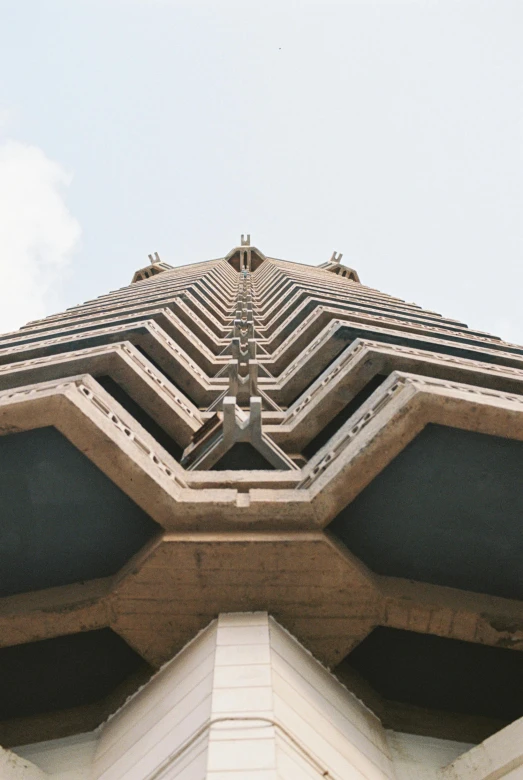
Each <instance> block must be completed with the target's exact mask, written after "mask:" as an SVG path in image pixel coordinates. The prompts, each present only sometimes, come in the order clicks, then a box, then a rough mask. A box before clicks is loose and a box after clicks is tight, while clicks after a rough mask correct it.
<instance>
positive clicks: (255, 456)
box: [211, 442, 274, 471]
mask: <svg viewBox="0 0 523 780" xmlns="http://www.w3.org/2000/svg"><path fill="white" fill-rule="evenodd" d="M243 469H247V470H249V471H251V470H256V469H260V470H262V469H263V470H267V471H274V466H273V465H272V464H271V463H269V461H268V460H266V459H265V458H264V457H263V455H262V454H261V453H260V452H258V450H257V449H255V447H253V446H252V444H249V443H248V442H237V443H236V444H233V446H232V447H231V449H230V450H227V452H226V453H225V455H222V457H221V458H220V460H219V461H218V462H217V463H215V464H214V466H213V467H212V469H211V471H227V470H230V471H241V470H243Z"/></svg>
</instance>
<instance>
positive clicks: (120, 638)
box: [0, 236, 523, 780]
mask: <svg viewBox="0 0 523 780" xmlns="http://www.w3.org/2000/svg"><path fill="white" fill-rule="evenodd" d="M341 259H342V258H341V255H338V254H336V253H334V254H333V256H332V258H331V260H330V261H328V262H326V263H323V264H322V265H320V266H318V267H311V266H306V265H302V264H299V263H294V262H288V261H283V260H277V259H274V258H270V257H266V256H265V254H264V253H263V252H262V251H260V250H259V249H257V248H256V247H254V246H252V245H251V242H250V237H249V236H242V238H241V242H240V246H238V247H235V248H234V249H232V250H231V252H229V254H228V255H227V256H226V257H224V258H220V259H217V260H211V261H208V262H202V263H197V264H193V265H187V266H180V267H176V268H172V267H170V266H169V265H168V264H167V263H164V262H162V261H161V260H160V258H159V257H158V255H155V256H150V261H151V262H150V264H149V265H148V266H146V267H144V268H141V269H140V270H138V271H137V272H136V273H135V275H134V277H133V280H132V283H131V284H130V285H129V286H127V287H124V288H122V289H120V290H117V291H114V292H111V293H109V294H107V295H103V296H101V297H100V298H97V299H96V300H93V301H89V302H87V303H85V304H83V305H80V306H76V307H73V308H72V309H69V310H67V311H66V312H64V313H61V314H57V315H53V316H50V317H47V318H45V319H43V320H39V321H35V322H32V323H29V324H28V325H26V326H25V327H23V328H22V329H21V330H19V331H17V332H16V333H10V334H5V335H4V336H1V337H0V490H1V495H2V514H1V520H0V555H1V569H0V745H2V746H3V747H2V749H0V779H1V780H4V778H5V780H15V778H16V780H19V779H22V778H23V779H24V780H43V779H44V778H55V780H120V778H122V779H123V778H126V779H128V780H146V779H147V780H159V779H160V778H162V779H163V780H167V779H169V780H170V779H171V778H180V780H204V779H206V778H208V779H209V780H279V779H280V778H285V779H286V780H301V779H302V778H303V780H309V779H310V778H325V777H327V778H332V779H333V780H334V779H335V780H349V779H350V780H352V779H353V778H354V780H363V778H365V780H417V779H418V778H419V779H420V780H423V779H425V778H426V779H427V780H428V779H432V780H435V779H436V778H440V780H457V779H458V778H463V779H464V780H497V779H498V778H507V779H510V780H518V778H519V779H520V778H523V717H522V716H523V652H522V651H523V533H522V528H523V490H522V474H523V443H522V442H523V347H520V346H517V345H513V344H508V343H506V342H503V341H501V340H500V339H499V338H496V337H494V336H491V335H488V334H485V333H482V332H479V331H475V330H472V329H470V328H468V327H467V326H466V325H465V324H463V323H461V322H458V321H455V320H449V319H447V318H445V317H442V316H441V315H439V314H436V313H434V312H431V311H426V310H423V309H421V308H420V307H418V306H416V305H415V304H411V303H406V302H405V301H403V300H400V299H398V298H394V297H392V296H390V295H386V294H384V293H381V292H379V291H378V290H374V289H371V288H369V287H366V286H365V285H364V284H362V283H361V281H360V279H359V276H358V274H357V272H356V271H355V270H354V269H351V268H349V267H347V266H345V265H343V264H342V262H341Z"/></svg>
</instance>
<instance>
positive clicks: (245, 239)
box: [241, 233, 251, 246]
mask: <svg viewBox="0 0 523 780" xmlns="http://www.w3.org/2000/svg"><path fill="white" fill-rule="evenodd" d="M241 245H242V246H250V245H251V234H250V233H247V235H246V236H244V235H243V233H242V237H241Z"/></svg>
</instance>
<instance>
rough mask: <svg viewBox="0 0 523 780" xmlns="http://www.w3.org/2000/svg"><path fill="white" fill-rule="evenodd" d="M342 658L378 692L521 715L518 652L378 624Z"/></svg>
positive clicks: (434, 705) (449, 708) (423, 703)
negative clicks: (378, 625) (377, 626)
mask: <svg viewBox="0 0 523 780" xmlns="http://www.w3.org/2000/svg"><path fill="white" fill-rule="evenodd" d="M343 663H344V664H349V666H350V667H352V668H353V669H356V671H357V672H358V673H359V674H360V675H361V676H362V677H364V678H365V679H366V680H367V681H368V682H369V683H370V684H371V685H372V687H373V688H374V689H375V690H376V691H377V692H378V693H379V694H381V696H383V698H385V699H388V700H391V701H397V702H402V703H404V704H410V705H415V706H418V707H423V708H427V709H434V710H440V711H444V712H454V713H461V714H465V715H476V716H484V717H489V718H496V719H500V720H502V721H505V722H510V721H513V720H516V719H517V718H519V717H521V715H523V693H522V692H523V653H519V652H517V651H515V650H506V649H504V648H499V647H489V646H487V645H479V644H473V643H472V642H462V641H460V640H457V639H444V638H442V637H439V636H433V635H431V634H417V633H414V632H413V631H402V630H400V629H397V628H383V627H379V628H376V629H374V631H373V632H372V633H371V634H369V636H368V637H367V638H366V639H364V640H363V642H362V643H361V644H360V645H358V647H356V649H355V650H353V651H352V653H350V655H348V656H347V658H346V659H345V661H344V662H343Z"/></svg>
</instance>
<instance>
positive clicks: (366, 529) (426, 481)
mask: <svg viewBox="0 0 523 780" xmlns="http://www.w3.org/2000/svg"><path fill="white" fill-rule="evenodd" d="M522 474H523V443H522V442H518V441H513V440H511V439H502V438H499V437H497V436H486V435H484V434H480V433H472V432H469V431H461V430H458V429H456V428H447V427H444V426H440V425H427V427H426V428H425V429H424V430H423V431H422V432H421V433H420V434H419V436H417V437H416V439H414V441H412V442H411V443H410V444H409V445H408V446H407V447H406V448H405V449H404V450H403V452H401V453H400V454H399V455H398V456H397V457H396V458H395V459H394V460H393V461H392V462H391V463H390V464H389V465H388V466H387V467H386V468H385V469H384V470H383V471H382V472H381V473H380V474H379V475H378V476H377V477H375V478H374V480H373V481H372V482H371V483H370V484H369V485H368V486H367V487H366V488H365V490H364V491H363V492H362V493H360V495H359V496H357V498H356V499H355V500H354V501H353V502H352V503H351V504H349V506H347V507H345V509H343V511H342V512H340V514H339V515H338V516H337V517H336V518H335V519H334V520H333V522H332V523H331V524H330V526H329V530H330V531H332V533H334V534H335V535H336V536H337V537H338V538H339V539H341V540H342V541H343V542H344V543H345V544H346V545H347V547H349V549H350V550H351V551H352V552H353V553H355V554H356V555H358V556H359V557H360V558H361V559H362V560H363V561H364V562H365V563H366V564H368V565H369V566H370V567H371V568H372V569H373V570H374V571H376V572H378V573H379V574H385V575H389V576H393V577H404V578H406V579H413V580H421V581H424V582H431V583H434V584H437V585H446V586H450V587H454V588H462V589H465V590H472V591H477V592H479V593H490V594H492V595H495V596H504V597H506V598H514V599H521V598H523V534H522V533H521V530H522V518H523V490H522V487H521V486H522Z"/></svg>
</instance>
